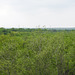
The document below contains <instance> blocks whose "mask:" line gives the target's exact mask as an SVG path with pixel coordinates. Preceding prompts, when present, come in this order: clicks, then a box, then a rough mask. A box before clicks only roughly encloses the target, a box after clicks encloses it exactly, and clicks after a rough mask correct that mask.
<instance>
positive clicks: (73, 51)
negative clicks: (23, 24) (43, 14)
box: [0, 28, 75, 75]
mask: <svg viewBox="0 0 75 75" xmlns="http://www.w3.org/2000/svg"><path fill="white" fill-rule="evenodd" d="M0 75H75V30H73V31H72V30H70V31H66V30H61V31H57V30H47V29H45V30H44V29H23V28H19V29H15V28H12V29H4V28H0Z"/></svg>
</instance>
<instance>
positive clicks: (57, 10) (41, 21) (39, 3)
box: [0, 0, 75, 28]
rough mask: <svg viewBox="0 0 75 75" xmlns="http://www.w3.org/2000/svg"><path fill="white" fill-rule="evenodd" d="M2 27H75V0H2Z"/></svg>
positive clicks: (0, 1) (0, 18)
mask: <svg viewBox="0 0 75 75" xmlns="http://www.w3.org/2000/svg"><path fill="white" fill-rule="evenodd" d="M0 27H4V28H38V27H39V28H42V27H45V28H55V27H57V28H59V27H60V28H62V27H75V0H0Z"/></svg>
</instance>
